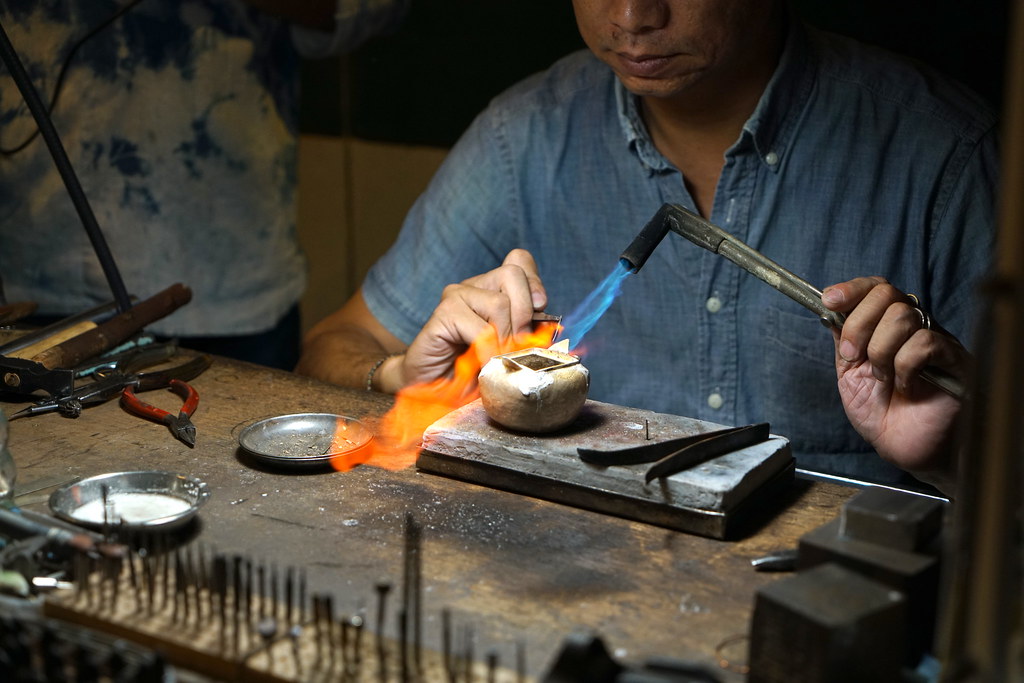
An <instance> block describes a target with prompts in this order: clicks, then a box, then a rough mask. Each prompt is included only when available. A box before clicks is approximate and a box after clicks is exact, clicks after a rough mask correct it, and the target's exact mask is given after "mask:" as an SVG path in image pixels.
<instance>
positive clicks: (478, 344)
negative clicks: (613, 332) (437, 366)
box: [331, 322, 560, 472]
mask: <svg viewBox="0 0 1024 683" xmlns="http://www.w3.org/2000/svg"><path fill="white" fill-rule="evenodd" d="M559 329H560V326H558V325H557V323H554V322H541V323H538V324H537V325H536V327H535V329H534V330H533V331H532V332H530V333H528V334H524V335H517V336H515V337H514V338H512V339H508V340H504V341H503V342H502V341H501V340H498V339H497V338H496V334H495V333H494V328H488V329H487V332H485V333H484V334H482V335H481V336H480V337H479V338H477V339H475V340H474V341H473V343H472V344H470V345H469V348H468V349H467V350H466V351H465V352H464V353H463V354H462V355H461V356H459V357H458V358H456V359H455V364H454V366H453V369H452V373H451V375H450V376H447V377H440V378H438V379H435V380H433V381H431V382H425V383H422V384H413V385H410V386H408V387H405V388H404V389H402V390H400V391H399V392H398V393H397V394H396V395H395V404H394V406H393V407H392V408H391V410H389V411H388V412H387V413H386V414H385V415H384V417H383V418H381V422H380V426H379V428H378V430H377V434H376V437H375V438H374V440H373V441H372V442H370V444H369V445H368V446H367V447H366V448H362V449H359V450H357V451H354V452H351V453H346V454H343V455H340V456H338V457H336V458H334V459H332V460H331V465H333V466H334V468H335V469H336V470H339V471H341V472H346V471H348V470H350V469H352V468H353V467H355V466H357V465H361V464H364V463H365V464H367V465H373V466H376V467H381V468H383V469H386V470H392V471H394V470H401V469H405V468H406V467H411V466H412V465H414V464H415V463H416V458H417V456H418V455H419V450H420V439H421V437H422V436H423V432H424V430H426V428H427V427H429V426H430V425H432V424H434V422H436V421H437V420H439V419H441V418H442V417H444V416H445V415H447V414H448V413H450V412H451V411H453V410H455V409H456V408H460V407H462V406H464V405H466V404H467V403H469V402H471V401H474V400H476V399H477V397H478V396H479V395H480V391H479V389H478V386H477V376H478V375H479V374H480V370H481V368H483V366H484V364H485V363H486V362H487V361H488V360H490V359H491V358H492V357H494V356H496V355H499V354H502V353H511V352H513V351H519V350H522V349H528V348H532V347H543V348H546V347H548V346H549V345H550V344H551V340H552V339H553V338H554V336H555V332H556V331H558V330H559ZM336 440H337V439H336Z"/></svg>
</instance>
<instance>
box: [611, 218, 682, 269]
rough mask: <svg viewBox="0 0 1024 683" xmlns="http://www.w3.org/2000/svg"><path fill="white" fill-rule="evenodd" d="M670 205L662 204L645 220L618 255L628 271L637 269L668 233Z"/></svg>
mask: <svg viewBox="0 0 1024 683" xmlns="http://www.w3.org/2000/svg"><path fill="white" fill-rule="evenodd" d="M671 220H672V206H671V205H670V204H663V205H662V207H661V208H660V209H658V213H656V214H654V217H653V218H652V219H651V220H649V221H647V225H645V226H644V227H643V229H642V230H641V231H640V232H639V233H638V234H637V236H636V237H634V238H633V241H632V242H630V244H629V246H628V247H626V250H625V251H624V252H622V255H621V256H619V260H621V261H625V262H626V264H627V266H628V267H629V269H630V271H631V272H633V273H635V272H637V271H639V270H640V269H641V268H642V267H643V265H644V264H645V263H647V259H649V258H650V257H651V254H653V253H654V249H655V248H656V247H657V246H658V245H659V244H661V240H662V239H664V238H665V235H667V234H668V231H669V228H670V227H671V223H670V221H671Z"/></svg>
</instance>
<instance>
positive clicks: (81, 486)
mask: <svg viewBox="0 0 1024 683" xmlns="http://www.w3.org/2000/svg"><path fill="white" fill-rule="evenodd" d="M209 497H210V490H209V487H207V485H206V483H205V482H202V481H200V480H199V479H195V478H193V477H187V476H185V475H183V474H175V473H174V472H162V471H159V470H145V471H140V472H111V473H109V474H100V475H97V476H95V477H89V478H88V479H82V480H81V481H77V482H74V483H72V484H68V485H66V486H62V487H61V488H59V489H57V490H56V491H54V492H53V494H52V495H50V510H52V511H53V514H55V515H57V516H58V517H60V518H61V519H64V520H67V521H69V522H73V523H75V524H81V525H84V526H90V527H94V528H102V527H103V525H104V524H105V523H106V524H111V525H115V526H116V525H124V526H126V527H129V528H134V529H154V530H155V529H160V530H165V529H172V528H175V527H178V526H181V525H183V524H185V523H186V522H188V521H189V520H191V519H192V518H193V517H194V516H195V515H196V513H197V512H199V508H200V507H202V506H203V504H204V503H206V499H207V498H209Z"/></svg>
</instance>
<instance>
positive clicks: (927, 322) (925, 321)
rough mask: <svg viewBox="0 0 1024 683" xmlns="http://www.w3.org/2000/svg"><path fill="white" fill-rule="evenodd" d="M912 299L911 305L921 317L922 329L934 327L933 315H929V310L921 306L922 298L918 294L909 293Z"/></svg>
mask: <svg viewBox="0 0 1024 683" xmlns="http://www.w3.org/2000/svg"><path fill="white" fill-rule="evenodd" d="M907 296H908V297H909V298H910V300H911V304H910V305H911V307H912V308H913V309H914V310H915V311H917V315H918V317H919V318H920V319H921V329H922V330H930V329H932V317H931V316H930V315H928V312H927V311H925V310H924V309H923V308H921V299H919V298H918V296H917V295H916V294H907Z"/></svg>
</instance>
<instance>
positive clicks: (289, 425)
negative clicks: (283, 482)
mask: <svg viewBox="0 0 1024 683" xmlns="http://www.w3.org/2000/svg"><path fill="white" fill-rule="evenodd" d="M372 439H373V432H371V431H370V430H369V429H367V428H366V426H365V425H364V424H363V423H362V422H360V421H359V420H357V419H355V418H352V417H346V416H344V415H334V414H332V413H296V414H294V415H279V416H278V417H269V418H267V419H265V420H260V421H259V422H256V423H254V424H251V425H249V426H248V427H246V428H245V429H243V430H242V432H241V433H240V434H239V435H238V443H239V445H240V446H241V447H242V448H243V449H244V450H245V451H246V452H248V453H249V454H250V455H252V456H253V457H254V458H256V459H257V460H260V461H262V462H264V463H266V464H269V465H275V466H286V467H323V466H324V465H327V464H329V463H330V462H331V460H333V459H334V458H338V457H342V456H345V455H348V454H351V453H353V452H354V451H357V450H359V449H362V448H365V447H366V446H367V445H368V444H369V443H370V441H371V440H372Z"/></svg>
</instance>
